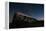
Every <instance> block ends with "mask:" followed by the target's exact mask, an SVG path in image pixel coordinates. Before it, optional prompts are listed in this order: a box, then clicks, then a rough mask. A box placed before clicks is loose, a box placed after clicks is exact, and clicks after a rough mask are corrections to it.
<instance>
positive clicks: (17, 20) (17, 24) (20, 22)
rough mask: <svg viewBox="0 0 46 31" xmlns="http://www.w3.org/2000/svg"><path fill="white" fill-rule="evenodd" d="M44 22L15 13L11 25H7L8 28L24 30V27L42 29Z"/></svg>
mask: <svg viewBox="0 0 46 31" xmlns="http://www.w3.org/2000/svg"><path fill="white" fill-rule="evenodd" d="M43 26H44V21H38V20H37V19H35V18H32V17H31V16H28V15H25V14H23V13H21V12H17V13H15V14H14V16H13V21H12V23H10V24H9V28H10V29H11V28H26V27H43Z"/></svg>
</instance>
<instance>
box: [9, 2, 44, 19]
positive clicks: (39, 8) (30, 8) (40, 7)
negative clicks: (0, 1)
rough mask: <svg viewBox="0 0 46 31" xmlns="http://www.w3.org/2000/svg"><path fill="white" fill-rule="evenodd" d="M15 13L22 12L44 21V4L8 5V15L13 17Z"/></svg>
mask: <svg viewBox="0 0 46 31" xmlns="http://www.w3.org/2000/svg"><path fill="white" fill-rule="evenodd" d="M16 12H22V13H24V14H27V15H29V16H32V17H33V18H36V19H38V20H43V19H44V4H31V3H30V4H28V3H13V2H12V3H10V4H9V13H10V14H9V15H10V16H13V15H14V13H16Z"/></svg>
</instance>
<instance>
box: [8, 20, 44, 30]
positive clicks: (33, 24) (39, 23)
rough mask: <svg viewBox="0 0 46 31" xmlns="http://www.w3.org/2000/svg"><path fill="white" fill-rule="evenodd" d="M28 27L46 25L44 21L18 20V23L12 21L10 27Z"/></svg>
mask: <svg viewBox="0 0 46 31" xmlns="http://www.w3.org/2000/svg"><path fill="white" fill-rule="evenodd" d="M27 27H30V28H31V27H44V21H35V22H34V21H32V23H29V22H18V23H16V24H13V23H10V24H9V29H12V28H27Z"/></svg>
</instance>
